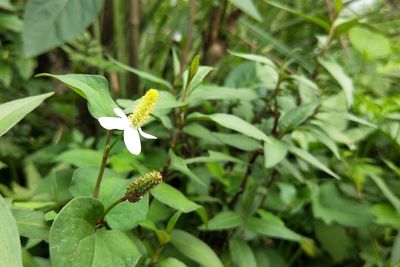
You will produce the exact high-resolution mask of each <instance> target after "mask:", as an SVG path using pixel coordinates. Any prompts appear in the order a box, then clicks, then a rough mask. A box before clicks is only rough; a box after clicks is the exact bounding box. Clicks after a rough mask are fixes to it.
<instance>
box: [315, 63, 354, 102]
mask: <svg viewBox="0 0 400 267" xmlns="http://www.w3.org/2000/svg"><path fill="white" fill-rule="evenodd" d="M318 61H319V63H320V64H321V65H322V66H323V67H324V68H325V69H326V70H327V71H328V72H329V73H330V74H331V75H332V77H333V78H335V80H336V81H337V82H338V83H339V84H340V86H341V87H342V89H343V92H344V94H345V95H346V101H347V107H350V106H351V105H352V104H353V91H354V88H353V81H352V80H351V79H350V77H349V76H347V74H346V73H345V72H344V71H343V68H342V67H341V66H340V65H339V64H338V63H336V62H334V61H330V60H327V59H322V58H318Z"/></svg>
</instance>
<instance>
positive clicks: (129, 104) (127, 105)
mask: <svg viewBox="0 0 400 267" xmlns="http://www.w3.org/2000/svg"><path fill="white" fill-rule="evenodd" d="M138 101H139V99H138V100H136V101H134V100H130V99H117V103H118V104H119V105H120V106H121V107H123V108H124V109H125V110H128V111H129V112H132V110H133V108H134V107H135V106H136V105H137V103H138ZM184 105H185V103H183V102H181V101H179V100H177V99H176V97H175V96H174V95H173V94H171V93H170V92H167V91H158V101H157V104H156V106H155V107H154V112H157V111H159V110H163V109H172V108H177V107H181V106H184Z"/></svg>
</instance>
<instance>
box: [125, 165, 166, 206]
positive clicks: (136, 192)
mask: <svg viewBox="0 0 400 267" xmlns="http://www.w3.org/2000/svg"><path fill="white" fill-rule="evenodd" d="M161 182H162V176H161V173H160V172H158V171H151V172H149V173H146V174H145V175H144V176H143V177H139V178H137V179H135V180H134V181H133V182H132V183H131V184H130V185H129V186H128V188H127V189H126V193H125V198H126V199H127V200H128V201H129V202H138V201H139V200H140V199H142V197H144V196H145V195H146V194H147V193H148V192H150V190H152V189H153V188H154V187H156V186H157V185H159V184H160V183H161Z"/></svg>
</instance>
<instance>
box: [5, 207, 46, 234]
mask: <svg viewBox="0 0 400 267" xmlns="http://www.w3.org/2000/svg"><path fill="white" fill-rule="evenodd" d="M12 213H13V215H14V218H15V220H16V222H17V226H18V231H19V234H20V235H21V236H25V237H28V238H33V239H39V240H46V241H48V240H49V231H50V227H49V226H48V225H47V223H46V221H45V219H44V213H43V212H41V211H35V210H30V209H21V208H14V209H12Z"/></svg>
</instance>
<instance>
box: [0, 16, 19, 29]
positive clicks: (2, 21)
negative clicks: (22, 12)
mask: <svg viewBox="0 0 400 267" xmlns="http://www.w3.org/2000/svg"><path fill="white" fill-rule="evenodd" d="M0 28H4V29H7V30H10V31H13V32H17V33H19V32H21V31H22V21H21V19H20V18H19V17H18V16H17V15H14V14H6V13H0Z"/></svg>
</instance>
